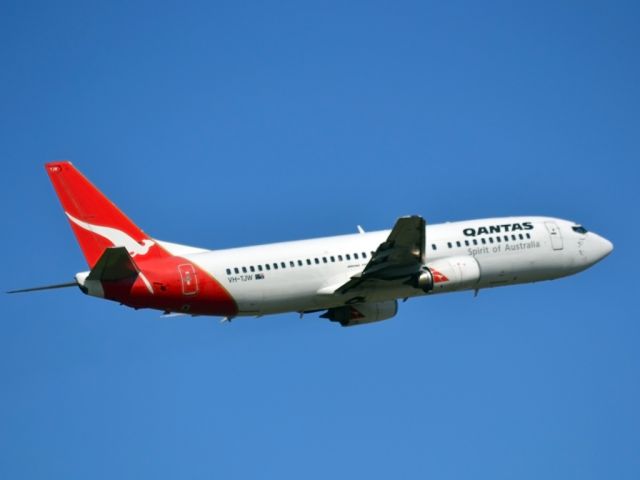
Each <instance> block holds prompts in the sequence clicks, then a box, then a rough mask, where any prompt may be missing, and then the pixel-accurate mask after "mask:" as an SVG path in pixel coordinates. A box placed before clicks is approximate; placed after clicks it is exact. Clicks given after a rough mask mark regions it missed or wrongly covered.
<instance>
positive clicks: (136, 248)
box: [64, 212, 156, 257]
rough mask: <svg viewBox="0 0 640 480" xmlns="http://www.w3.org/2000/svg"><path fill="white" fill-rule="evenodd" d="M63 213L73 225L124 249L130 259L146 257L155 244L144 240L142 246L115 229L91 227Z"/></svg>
mask: <svg viewBox="0 0 640 480" xmlns="http://www.w3.org/2000/svg"><path fill="white" fill-rule="evenodd" d="M64 213H65V214H66V215H67V217H69V220H71V221H72V222H73V223H75V224H76V225H78V226H79V227H82V228H84V229H85V230H87V231H89V232H91V233H95V234H97V235H100V236H101V237H104V238H106V239H107V240H109V241H110V242H111V243H113V246H114V247H125V248H126V249H127V251H128V252H129V254H131V256H132V257H135V256H136V255H146V254H147V252H148V251H149V249H150V248H151V247H152V246H153V245H155V243H156V242H154V241H153V240H149V239H146V238H145V239H144V240H143V241H142V244H140V243H138V242H136V241H135V240H134V239H133V238H131V237H130V236H129V235H127V234H126V233H124V232H122V231H120V230H118V229H116V228H112V227H104V226H102V225H92V224H90V223H87V222H83V221H82V220H78V219H77V218H75V217H74V216H73V215H69V214H68V213H67V212H64Z"/></svg>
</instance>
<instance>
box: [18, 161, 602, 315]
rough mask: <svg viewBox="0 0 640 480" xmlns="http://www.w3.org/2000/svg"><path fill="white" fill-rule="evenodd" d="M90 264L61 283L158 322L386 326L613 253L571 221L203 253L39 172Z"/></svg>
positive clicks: (405, 225)
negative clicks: (264, 320) (415, 308)
mask: <svg viewBox="0 0 640 480" xmlns="http://www.w3.org/2000/svg"><path fill="white" fill-rule="evenodd" d="M45 168H46V170H47V172H48V174H49V177H50V179H51V182H52V183H53V186H54V188H55V191H56V193H57V194H58V197H59V199H60V202H61V203H62V208H63V209H64V213H65V215H66V216H67V219H68V220H69V223H70V225H71V228H72V229H73V232H74V234H75V236H76V238H77V240H78V243H79V244H80V248H81V249H82V252H83V253H84V256H85V258H86V260H87V263H88V264H89V270H88V271H86V272H80V273H78V274H76V276H75V281H74V282H71V283H65V284H59V285H50V286H46V287H37V288H30V289H24V290H14V291H13V292H11V293H16V292H25V291H33V290H42V289H48V288H59V287H66V286H78V287H79V288H80V290H82V292H84V293H85V294H88V295H92V296H95V297H100V298H106V299H108V300H113V301H116V302H120V303H121V304H124V305H128V306H130V307H133V308H136V309H138V308H153V309H157V310H161V311H163V312H165V313H167V314H173V313H182V314H189V315H214V316H220V317H224V319H232V318H235V317H239V316H262V315H269V314H276V313H283V312H298V313H300V314H301V315H302V314H305V313H311V312H324V313H323V314H322V315H321V317H324V318H328V319H329V320H332V321H336V322H339V323H340V324H341V325H343V326H351V325H359V324H363V323H370V322H376V321H379V320H386V319H388V318H391V317H393V316H394V315H396V313H397V311H398V299H407V298H410V297H417V296H423V295H427V296H428V295H434V294H437V293H446V292H456V291H461V290H472V291H473V290H475V291H476V292H477V291H478V290H480V289H484V288H491V287H499V286H506V285H514V284H518V283H529V282H538V281H541V280H551V279H555V278H560V277H565V276H567V275H572V274H574V273H577V272H580V271H582V270H585V269H586V268H589V267H590V266H592V265H593V264H595V263H596V262H598V261H600V260H602V259H603V258H604V257H606V256H607V255H608V254H609V253H611V251H612V249H613V245H612V244H611V242H609V241H608V240H606V239H605V238H603V237H601V236H599V235H597V234H595V233H592V232H589V231H587V230H586V229H585V228H584V227H583V226H581V225H579V224H576V223H574V222H571V221H567V220H561V219H558V218H550V217H532V216H523V217H503V218H485V219H481V220H468V221H462V222H451V223H445V224H439V225H428V226H427V225H426V222H425V220H424V219H423V218H422V217H420V216H417V215H414V216H406V217H400V218H399V219H398V220H397V221H396V223H395V225H394V226H393V228H392V229H391V230H383V231H376V232H366V233H365V232H364V231H362V229H359V230H360V232H359V233H355V234H351V235H340V236H333V237H324V238H316V239H311V240H300V241H292V242H282V243H273V244H268V245H258V246H252V247H242V248H232V249H224V250H207V249H203V248H196V247H190V246H186V245H180V244H177V243H170V242H166V241H162V240H158V239H156V238H152V237H150V236H149V235H147V234H146V233H144V232H143V231H142V230H141V229H140V228H139V227H138V226H137V225H135V224H134V223H133V222H132V221H131V220H130V219H129V218H128V217H127V216H126V215H124V214H123V213H122V212H121V211H120V210H119V209H118V208H117V207H116V206H115V205H114V204H113V203H111V201H109V199H107V197H105V196H104V195H103V194H102V193H101V192H100V191H99V190H98V189H97V188H96V187H94V186H93V185H92V184H91V183H90V182H89V181H88V180H87V179H86V178H85V177H84V176H83V175H82V174H81V173H80V172H79V171H78V170H77V169H76V168H75V167H74V166H73V165H72V164H71V163H70V162H51V163H47V164H46V165H45Z"/></svg>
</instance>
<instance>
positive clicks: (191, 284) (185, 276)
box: [178, 263, 198, 295]
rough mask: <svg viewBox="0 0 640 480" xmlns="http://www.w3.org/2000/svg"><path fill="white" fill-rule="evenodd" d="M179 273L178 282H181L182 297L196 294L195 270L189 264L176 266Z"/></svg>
mask: <svg viewBox="0 0 640 480" xmlns="http://www.w3.org/2000/svg"><path fill="white" fill-rule="evenodd" d="M178 271H179V272H180V281H181V282H182V294H183V295H195V294H197V293H198V277H197V276H196V269H195V268H193V265H191V264H190V263H183V264H181V265H178Z"/></svg>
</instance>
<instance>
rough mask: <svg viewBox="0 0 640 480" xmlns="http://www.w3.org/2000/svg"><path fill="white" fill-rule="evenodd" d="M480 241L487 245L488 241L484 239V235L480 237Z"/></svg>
mask: <svg viewBox="0 0 640 480" xmlns="http://www.w3.org/2000/svg"><path fill="white" fill-rule="evenodd" d="M480 241H481V242H482V244H483V245H486V244H487V241H486V240H485V239H484V237H482V238H481V239H480Z"/></svg>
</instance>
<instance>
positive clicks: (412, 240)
mask: <svg viewBox="0 0 640 480" xmlns="http://www.w3.org/2000/svg"><path fill="white" fill-rule="evenodd" d="M425 227H426V222H425V220H424V218H422V217H420V216H418V215H413V216H409V217H401V218H399V219H398V220H397V221H396V224H395V225H394V226H393V229H392V230H391V233H390V234H389V237H388V238H387V239H386V240H385V241H384V242H383V243H381V244H380V246H378V248H377V250H376V251H375V252H374V254H373V256H372V257H371V260H369V263H367V265H366V266H365V268H364V270H363V271H362V272H360V273H359V274H357V275H354V276H353V277H351V279H349V281H347V282H346V283H345V284H343V285H341V286H340V287H338V288H337V289H336V290H335V292H334V293H336V294H341V295H343V294H346V293H348V292H349V293H353V292H354V291H356V290H362V289H368V288H375V287H378V286H382V285H383V284H384V285H385V286H388V285H389V283H390V282H391V283H396V282H397V283H398V284H399V285H402V284H406V283H407V282H408V281H410V279H411V278H413V277H415V276H416V275H418V274H419V273H420V269H421V268H422V266H423V265H424V264H425V244H426V230H425Z"/></svg>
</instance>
